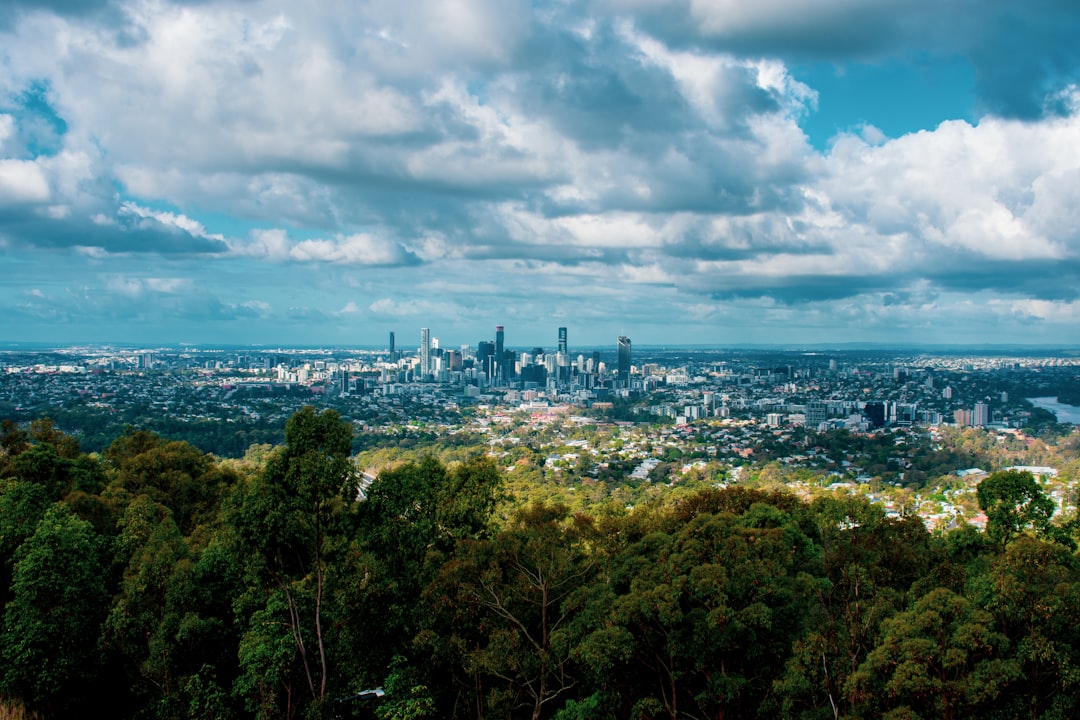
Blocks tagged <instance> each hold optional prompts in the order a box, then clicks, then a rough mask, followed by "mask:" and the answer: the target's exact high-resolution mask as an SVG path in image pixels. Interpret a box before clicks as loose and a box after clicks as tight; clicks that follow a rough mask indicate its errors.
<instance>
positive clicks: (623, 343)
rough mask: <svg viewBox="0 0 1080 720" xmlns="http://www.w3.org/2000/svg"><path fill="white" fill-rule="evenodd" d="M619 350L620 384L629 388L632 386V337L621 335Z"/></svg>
mask: <svg viewBox="0 0 1080 720" xmlns="http://www.w3.org/2000/svg"><path fill="white" fill-rule="evenodd" d="M618 350H619V356H618V365H617V367H618V370H619V386H620V387H624V388H628V387H630V338H628V337H626V336H625V335H620V336H619V343H618Z"/></svg>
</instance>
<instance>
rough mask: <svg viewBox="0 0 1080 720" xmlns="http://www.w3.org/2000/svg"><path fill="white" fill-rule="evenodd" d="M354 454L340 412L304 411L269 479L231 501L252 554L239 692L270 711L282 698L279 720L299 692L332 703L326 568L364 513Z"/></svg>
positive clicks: (244, 546)
mask: <svg viewBox="0 0 1080 720" xmlns="http://www.w3.org/2000/svg"><path fill="white" fill-rule="evenodd" d="M351 448H352V426H351V425H350V424H349V423H347V422H346V421H344V420H342V419H341V417H340V416H339V415H338V413H337V412H336V411H334V410H325V411H323V412H321V413H319V412H317V411H316V410H315V409H314V408H312V407H310V406H308V407H305V408H303V409H302V410H300V411H298V412H297V413H295V414H294V415H293V416H292V417H290V418H289V420H288V422H287V423H286V425H285V446H284V447H283V448H281V449H280V450H279V451H278V452H276V453H275V454H273V455H272V456H271V457H270V458H269V459H268V460H267V463H266V469H265V472H264V473H263V476H262V477H260V478H256V479H255V480H253V481H252V482H250V483H248V484H246V485H245V486H244V487H242V488H240V489H239V491H238V493H237V495H236V497H235V498H234V500H233V505H232V508H231V510H230V513H229V519H230V523H231V524H232V525H233V526H234V528H235V530H236V531H237V540H238V541H239V548H238V549H239V550H240V552H241V553H242V554H248V555H249V564H248V574H249V579H248V583H249V591H248V592H247V593H246V595H245V598H243V599H242V601H241V602H240V605H239V608H240V610H241V612H242V614H243V615H244V617H245V620H246V630H245V634H244V637H243V638H242V640H241V652H240V661H241V666H242V668H243V672H244V676H243V677H242V678H241V682H240V687H241V688H242V689H243V690H245V691H246V692H247V693H248V695H249V699H250V700H252V702H253V704H255V705H256V706H258V708H260V710H261V711H263V712H269V711H270V710H269V708H272V707H274V703H275V702H276V700H274V698H276V697H277V695H278V693H279V692H282V693H284V697H285V700H284V703H285V707H284V708H281V709H279V712H281V713H282V714H286V715H291V714H292V713H293V712H295V711H296V710H297V709H298V708H299V707H300V704H301V703H300V698H302V697H303V695H301V693H300V688H301V687H303V688H304V689H306V697H307V699H308V700H309V701H313V702H315V703H316V705H321V704H322V703H324V702H325V701H326V699H327V695H328V692H329V689H330V687H331V685H330V678H331V667H330V658H329V657H328V654H327V647H328V638H327V632H328V631H329V630H330V624H329V623H328V622H327V618H326V613H327V606H326V604H327V600H328V598H329V597H331V592H330V590H331V589H330V588H328V587H327V578H328V564H329V563H330V561H331V560H332V559H333V558H334V557H335V555H336V554H337V553H339V552H340V551H341V549H342V547H343V546H344V544H345V540H346V535H345V531H346V530H347V527H348V526H347V523H346V522H345V521H346V520H347V517H348V516H349V515H350V513H351V511H352V509H353V508H354V507H355V504H356V498H357V473H356V470H355V468H354V466H353V464H352V461H351V460H350V458H349V453H350V451H351ZM294 671H295V672H297V673H299V677H300V681H299V682H297V681H296V677H295V675H294ZM260 698H261V699H260Z"/></svg>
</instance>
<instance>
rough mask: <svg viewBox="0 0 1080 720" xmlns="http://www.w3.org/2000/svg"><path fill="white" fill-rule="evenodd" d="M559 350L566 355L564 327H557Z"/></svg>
mask: <svg viewBox="0 0 1080 720" xmlns="http://www.w3.org/2000/svg"><path fill="white" fill-rule="evenodd" d="M559 352H561V353H562V354H564V355H566V354H568V353H567V351H566V328H564V327H561V328H559Z"/></svg>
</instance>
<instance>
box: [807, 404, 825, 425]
mask: <svg viewBox="0 0 1080 720" xmlns="http://www.w3.org/2000/svg"><path fill="white" fill-rule="evenodd" d="M828 419H829V406H828V405H827V404H826V403H824V402H823V401H821V400H811V401H810V402H808V403H806V427H808V428H811V429H813V430H817V429H818V427H819V426H820V425H821V424H822V423H823V422H826V421H827V420H828Z"/></svg>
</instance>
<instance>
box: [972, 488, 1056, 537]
mask: <svg viewBox="0 0 1080 720" xmlns="http://www.w3.org/2000/svg"><path fill="white" fill-rule="evenodd" d="M976 496H977V497H978V499H979V507H980V508H981V509H982V511H983V512H984V513H986V534H987V535H989V536H990V538H991V539H992V540H994V541H995V542H997V543H1000V544H1002V545H1005V544H1007V543H1009V542H1010V541H1011V540H1012V539H1013V538H1015V537H1016V536H1017V535H1019V534H1021V533H1023V532H1025V531H1027V530H1032V531H1034V532H1036V533H1045V532H1046V530H1047V529H1048V528H1049V527H1050V518H1051V517H1052V516H1053V514H1054V501H1053V500H1051V499H1050V498H1048V497H1047V496H1046V493H1044V492H1043V489H1042V488H1041V487H1039V484H1038V483H1037V482H1036V481H1035V478H1034V476H1033V475H1032V474H1031V473H1030V472H1027V471H1026V470H1002V471H1000V472H996V473H992V474H991V475H990V476H988V477H987V478H986V479H985V480H983V481H982V482H980V483H979V485H978V488H977V489H976Z"/></svg>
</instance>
